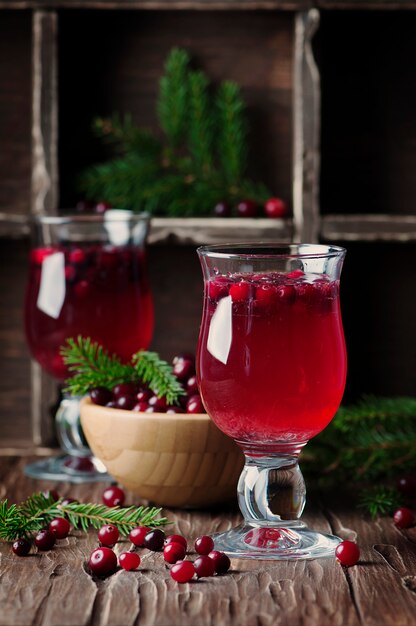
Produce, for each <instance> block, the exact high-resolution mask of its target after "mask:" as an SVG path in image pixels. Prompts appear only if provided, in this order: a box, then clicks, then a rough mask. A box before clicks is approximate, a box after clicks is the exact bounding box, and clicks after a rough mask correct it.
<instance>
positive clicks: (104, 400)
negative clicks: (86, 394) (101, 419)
mask: <svg viewBox="0 0 416 626" xmlns="http://www.w3.org/2000/svg"><path fill="white" fill-rule="evenodd" d="M112 397H113V394H112V393H111V391H110V390H109V389H107V388H106V387H94V389H91V391H90V398H91V400H92V401H93V402H94V404H98V405H100V406H105V405H106V404H108V402H111V400H112Z"/></svg>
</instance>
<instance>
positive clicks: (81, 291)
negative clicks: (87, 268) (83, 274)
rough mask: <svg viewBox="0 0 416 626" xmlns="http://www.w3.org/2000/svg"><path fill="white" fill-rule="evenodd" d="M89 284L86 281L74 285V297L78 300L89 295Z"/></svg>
mask: <svg viewBox="0 0 416 626" xmlns="http://www.w3.org/2000/svg"><path fill="white" fill-rule="evenodd" d="M89 290H90V283H89V282H88V280H80V281H79V282H78V283H77V284H76V285H74V291H75V295H76V296H77V297H78V298H85V296H86V295H87V294H88V293H89Z"/></svg>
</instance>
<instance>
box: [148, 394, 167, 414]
mask: <svg viewBox="0 0 416 626" xmlns="http://www.w3.org/2000/svg"><path fill="white" fill-rule="evenodd" d="M148 404H149V407H151V408H152V409H154V411H155V412H156V413H164V412H165V411H166V407H167V405H168V403H167V401H166V398H158V397H157V396H152V397H151V398H149V402H148Z"/></svg>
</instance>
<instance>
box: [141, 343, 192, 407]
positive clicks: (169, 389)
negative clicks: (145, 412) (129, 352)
mask: <svg viewBox="0 0 416 626" xmlns="http://www.w3.org/2000/svg"><path fill="white" fill-rule="evenodd" d="M132 361H133V365H134V368H135V370H136V373H137V376H138V378H139V379H140V380H142V381H143V382H144V383H146V384H147V385H148V386H149V387H150V389H151V390H152V391H153V393H154V394H156V395H157V396H158V397H165V398H166V401H167V403H168V404H174V403H175V402H176V401H177V400H178V398H179V396H181V395H183V394H184V393H185V392H184V389H183V387H182V385H181V384H180V382H179V381H178V379H177V378H176V377H175V376H174V375H173V374H172V368H171V366H170V365H169V364H168V363H166V362H165V361H162V359H160V357H159V355H158V354H157V353H156V352H144V351H142V352H137V353H136V354H135V355H133V359H132Z"/></svg>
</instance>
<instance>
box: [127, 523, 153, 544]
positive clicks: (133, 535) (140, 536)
mask: <svg viewBox="0 0 416 626" xmlns="http://www.w3.org/2000/svg"><path fill="white" fill-rule="evenodd" d="M149 531H150V528H148V527H147V526H137V527H136V528H133V529H132V530H131V531H130V533H129V539H130V541H131V542H132V543H134V545H135V546H140V547H142V546H144V538H145V537H146V535H147V533H148V532H149Z"/></svg>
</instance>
